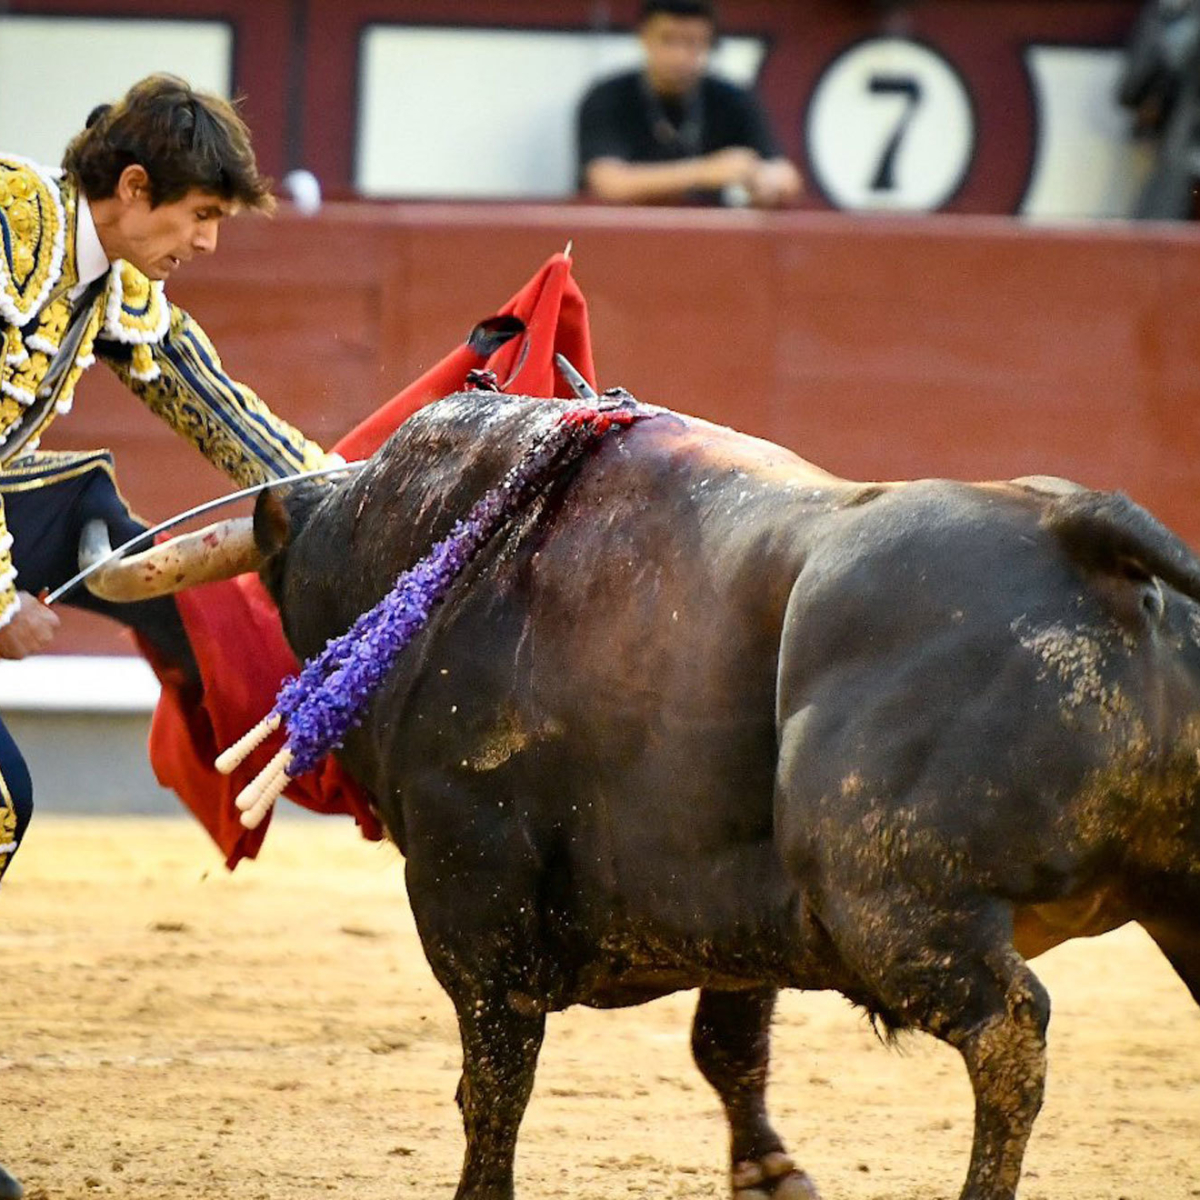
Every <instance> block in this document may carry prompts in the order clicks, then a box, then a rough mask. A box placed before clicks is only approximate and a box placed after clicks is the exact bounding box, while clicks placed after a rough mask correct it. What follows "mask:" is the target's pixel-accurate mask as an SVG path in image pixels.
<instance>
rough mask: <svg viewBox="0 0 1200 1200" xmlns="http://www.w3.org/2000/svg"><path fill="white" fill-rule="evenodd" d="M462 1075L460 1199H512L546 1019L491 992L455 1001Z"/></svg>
mask: <svg viewBox="0 0 1200 1200" xmlns="http://www.w3.org/2000/svg"><path fill="white" fill-rule="evenodd" d="M455 1008H456V1009H457V1010H458V1028H459V1033H460V1035H461V1037H462V1047H463V1071H462V1078H461V1080H460V1081H459V1085H458V1096H457V1099H458V1105H459V1108H460V1109H461V1110H462V1118H463V1129H464V1130H465V1132H466V1135H467V1149H466V1155H465V1157H464V1159H463V1171H462V1176H461V1178H460V1180H459V1185H458V1191H457V1192H456V1193H455V1195H456V1197H457V1200H511V1197H512V1195H513V1160H514V1157H515V1155H516V1149H517V1131H518V1130H519V1128H520V1125H521V1118H522V1117H523V1116H524V1115H525V1108H526V1106H527V1105H528V1104H529V1096H530V1093H531V1092H532V1091H533V1078H534V1072H535V1070H536V1068H537V1058H538V1051H539V1050H540V1049H541V1046H542V1037H543V1035H544V1034H545V1028H546V1018H545V1016H544V1015H543V1014H541V1013H537V1014H534V1015H526V1014H521V1013H517V1012H515V1011H514V1010H513V1008H512V1007H511V1004H510V1003H509V1000H508V998H506V997H505V996H503V995H499V994H497V993H496V992H495V991H493V990H490V989H489V991H488V992H487V993H486V994H485V995H482V996H477V997H475V998H474V999H472V998H470V997H466V998H460V997H455Z"/></svg>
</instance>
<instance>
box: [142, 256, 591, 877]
mask: <svg viewBox="0 0 1200 1200" xmlns="http://www.w3.org/2000/svg"><path fill="white" fill-rule="evenodd" d="M496 315H497V316H508V315H512V316H516V317H519V318H520V319H521V320H522V321H523V322H524V323H525V327H526V332H525V333H524V334H523V335H521V336H518V337H516V338H514V339H513V340H512V341H510V342H507V343H506V344H505V345H503V346H501V347H500V349H499V350H497V351H496V352H495V353H493V354H492V355H490V356H489V357H487V358H486V359H485V358H483V357H482V356H481V355H479V354H477V353H476V352H475V351H473V350H472V349H470V347H468V346H466V345H463V346H460V347H459V348H458V349H456V350H453V351H451V353H450V354H448V355H447V356H446V357H445V358H444V359H442V361H441V362H439V363H438V364H437V365H436V366H435V367H433V368H432V369H431V370H429V371H426V372H425V374H424V375H422V376H421V377H420V378H419V379H417V380H416V381H415V382H413V383H411V384H409V386H408V387H406V388H405V389H404V390H403V391H402V392H400V393H398V394H397V395H395V396H393V397H392V399H390V400H388V401H387V402H386V403H385V404H383V405H382V406H381V407H380V408H379V409H378V410H376V411H375V412H374V413H372V414H371V416H369V417H368V418H367V419H366V420H365V421H363V422H362V423H361V424H360V425H358V426H356V427H355V428H354V429H352V430H351V431H350V432H349V433H348V434H347V435H346V436H345V437H343V438H342V440H341V441H340V442H338V443H337V445H336V446H335V447H334V449H335V450H336V451H337V452H338V453H339V454H341V455H342V456H343V457H345V458H346V459H347V460H353V459H358V458H366V457H368V456H370V455H371V454H373V453H374V452H375V451H376V450H377V449H378V448H379V446H381V445H382V444H383V442H384V441H386V440H387V438H388V436H389V435H390V434H392V433H393V432H394V431H395V430H396V429H397V428H398V427H399V426H400V424H401V423H402V422H403V421H404V420H405V419H406V418H408V417H409V416H411V415H412V414H413V413H414V412H416V411H417V409H419V408H422V407H423V406H424V405H426V404H428V403H430V401H432V400H437V399H440V398H441V397H442V396H446V395H449V394H450V393H452V392H456V391H459V390H461V388H462V387H463V385H464V382H465V380H466V376H467V372H468V371H470V370H473V369H488V370H491V371H494V372H495V373H496V377H497V379H498V380H499V382H500V384H501V386H502V387H503V388H504V390H505V391H507V392H513V393H519V394H523V395H528V396H555V395H558V396H561V397H563V398H568V397H570V396H571V392H570V389H569V388H567V387H566V385H565V384H564V382H563V381H562V379H561V378H560V377H559V375H558V373H557V371H556V369H555V365H554V355H555V353H562V354H565V355H566V357H567V358H568V359H570V360H571V362H572V363H573V364H574V365H575V367H576V368H578V370H579V371H580V373H581V374H582V375H583V376H584V377H585V378H586V379H588V381H589V382H591V383H592V384H593V386H594V385H595V366H594V363H593V360H592V347H591V337H590V334H589V331H588V319H587V303H586V301H585V300H584V298H583V293H582V292H581V291H580V290H579V287H578V285H577V284H576V283H575V280H574V279H573V278H572V277H571V260H570V259H569V258H568V257H567V256H566V255H564V254H556V255H554V256H553V257H552V258H550V259H549V260H548V261H547V262H546V263H545V264H544V265H543V266H542V268H541V269H540V270H539V271H538V272H537V274H536V275H534V276H533V278H532V279H530V280H529V282H528V283H527V284H525V286H524V287H523V288H521V290H520V291H519V292H517V293H516V295H515V296H513V297H512V299H511V300H509V301H508V303H507V304H505V305H504V307H503V308H501V309H500V310H499V311H498V312H497V314H496ZM177 600H178V603H179V611H180V613H181V615H182V617H183V623H184V627H185V628H186V629H187V632H188V637H189V638H190V639H191V643H192V647H193V649H194V651H195V654H196V659H197V661H198V663H199V665H200V675H201V678H202V680H203V684H204V688H203V692H202V693H199V692H198V691H197V690H196V689H195V688H188V687H186V686H184V685H183V684H182V683H181V681H180V679H179V677H178V673H177V672H175V671H173V670H171V669H170V668H169V667H167V666H165V665H164V664H162V663H161V662H156V660H155V656H154V654H153V652H152V651H151V650H150V648H149V647H148V646H147V645H145V643H142V642H139V647H140V649H141V651H142V653H143V654H144V655H145V657H146V659H147V660H148V661H149V663H150V665H151V667H153V668H154V671H155V674H157V675H158V678H159V680H160V682H161V683H162V695H161V697H160V699H159V702H158V707H157V709H156V710H155V713H154V720H153V722H152V724H151V728H150V762H151V765H152V766H153V768H154V773H155V775H156V776H157V777H158V781H159V783H161V784H162V785H163V786H164V787H167V788H171V789H172V790H173V791H174V792H175V793H176V794H177V795H178V796H179V798H180V799H181V800H182V801H183V803H184V804H185V805H186V806H187V807H188V808H189V809H190V810H191V811H192V813H193V814H194V815H195V816H196V818H197V819H198V820H199V821H200V823H201V824H202V825H203V826H204V828H205V829H207V830H208V832H209V834H210V835H211V837H212V838H213V840H214V841H215V842H216V843H217V845H218V846H219V847H220V848H221V852H222V853H223V854H224V855H225V863H226V866H228V867H229V868H230V869H232V868H233V867H234V866H236V865H237V863H238V862H239V861H240V860H241V859H243V858H253V857H254V856H255V855H256V854H257V853H258V849H259V847H260V846H261V845H262V841H263V838H264V836H265V835H266V831H267V826H268V824H269V821H270V818H269V816H268V818H267V820H265V821H263V823H262V824H261V825H260V826H259V827H258V828H257V829H253V830H251V829H244V828H243V827H242V826H241V824H240V823H239V821H238V816H239V813H238V810H237V808H236V806H235V804H234V800H235V798H236V796H237V794H238V793H239V792H240V791H241V790H242V788H243V787H245V785H246V784H247V783H249V782H250V780H251V779H252V778H253V777H254V775H255V774H257V772H258V771H259V769H260V768H261V767H263V766H264V765H265V764H266V762H267V760H268V759H269V758H270V757H271V756H272V755H273V754H274V753H275V751H276V750H278V749H279V747H280V745H281V744H282V741H283V734H282V732H278V733H276V734H274V735H273V736H272V737H271V738H269V739H268V740H267V742H266V743H264V745H262V746H260V747H259V748H258V750H256V751H255V752H254V754H252V755H251V756H250V757H249V758H248V759H247V760H246V762H244V763H243V764H242V765H241V766H240V767H239V768H238V769H237V770H236V771H234V773H233V774H232V775H229V776H225V775H221V774H219V773H218V772H217V770H216V768H215V767H214V766H213V760H214V759H215V758H216V756H217V755H218V754H219V753H220V752H221V751H222V750H224V749H225V748H226V747H227V746H229V745H230V744H231V743H233V742H235V741H236V740H237V739H238V738H239V737H241V735H242V734H243V733H245V732H246V730H247V729H249V728H250V727H251V726H252V725H254V724H255V723H256V722H257V721H259V720H260V719H261V718H262V717H263V716H265V715H266V714H267V712H269V711H270V709H271V707H272V706H273V705H274V703H275V696H276V694H277V692H278V691H279V686H280V684H281V683H282V682H283V680H284V679H285V678H287V676H289V675H293V674H295V673H296V672H297V671H298V670H299V666H298V664H297V662H296V659H295V656H294V655H293V654H292V652H291V650H290V649H289V647H288V645H287V642H286V641H285V639H284V636H283V630H282V628H281V626H280V623H279V616H278V614H277V613H276V611H275V607H274V605H273V604H272V603H271V601H270V599H269V598H268V597H267V594H266V591H265V589H264V588H263V586H262V584H261V583H260V582H259V580H258V577H257V576H256V575H242V576H239V577H238V578H237V579H232V580H229V581H227V582H224V583H212V584H206V585H205V586H203V587H198V588H192V589H190V590H189V591H186V592H183V593H181V594H180V595H179V596H178V597H177ZM284 795H285V796H287V797H288V798H289V799H291V800H293V801H294V802H295V803H297V804H299V805H301V806H302V807H304V808H308V809H311V810H313V811H314V812H322V813H348V814H350V815H351V816H352V817H354V819H355V820H356V821H357V822H358V825H359V827H360V829H361V830H362V833H363V836H364V837H367V838H372V839H378V838H381V837H382V836H383V829H382V827H381V825H380V823H379V819H378V817H377V815H376V813H375V811H374V808H373V806H372V803H371V798H370V796H369V795H368V794H367V793H366V792H365V791H364V790H363V789H362V788H361V787H359V785H358V784H357V783H355V782H354V780H353V779H351V778H350V776H349V775H348V774H347V772H346V771H344V770H343V769H342V767H341V766H340V765H339V764H338V763H337V762H336V760H335V759H334V758H332V757H330V758H327V759H326V760H325V761H324V762H323V763H322V764H321V766H320V767H319V768H318V769H317V770H315V771H312V772H310V773H309V774H307V775H302V776H299V777H298V778H296V779H294V780H292V782H291V783H290V784H289V785H288V787H287V790H286V791H285V792H284Z"/></svg>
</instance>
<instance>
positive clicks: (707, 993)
mask: <svg viewBox="0 0 1200 1200" xmlns="http://www.w3.org/2000/svg"><path fill="white" fill-rule="evenodd" d="M775 995H776V992H775V989H774V988H755V989H754V990H752V991H745V992H716V991H712V990H710V989H708V988H704V989H703V990H702V991H701V992H700V1003H699V1005H698V1007H697V1008H696V1019H695V1021H694V1022H693V1023H692V1054H693V1056H694V1057H695V1059H696V1065H697V1066H698V1067H699V1068H700V1071H701V1074H703V1076H704V1078H705V1079H707V1080H708V1082H709V1083H710V1084H712V1086H713V1088H714V1089H715V1090H716V1093H717V1095H718V1096H719V1097H720V1098H721V1103H722V1104H723V1105H724V1106H725V1115H726V1117H727V1118H728V1120H729V1137H730V1156H731V1161H732V1175H731V1179H732V1187H733V1195H734V1197H735V1198H736V1200H768V1197H769V1198H771V1200H816V1195H817V1193H816V1189H815V1188H813V1186H812V1184H811V1183H809V1181H808V1177H807V1176H806V1175H805V1174H804V1173H803V1172H802V1171H799V1170H797V1168H796V1165H795V1163H794V1162H792V1159H791V1158H790V1156H789V1155H788V1154H787V1152H786V1151H785V1150H784V1148H783V1142H782V1141H781V1140H780V1138H779V1135H778V1134H777V1133H776V1132H775V1130H774V1129H772V1128H771V1123H770V1121H769V1120H768V1118H767V1104H766V1089H767V1070H768V1067H769V1060H770V1053H771V1014H772V1013H773V1012H774V1009H775Z"/></svg>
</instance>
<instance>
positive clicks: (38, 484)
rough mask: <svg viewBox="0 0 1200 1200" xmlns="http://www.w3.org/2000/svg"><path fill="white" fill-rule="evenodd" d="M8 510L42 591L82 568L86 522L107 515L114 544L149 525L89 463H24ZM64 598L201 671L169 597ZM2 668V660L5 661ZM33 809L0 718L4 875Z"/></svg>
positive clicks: (16, 554) (3, 486) (21, 579)
mask: <svg viewBox="0 0 1200 1200" xmlns="http://www.w3.org/2000/svg"><path fill="white" fill-rule="evenodd" d="M0 493H2V494H3V496H4V513H5V519H6V522H7V524H8V530H9V532H10V533H11V534H12V536H13V547H12V558H13V565H14V566H15V567H16V568H17V587H18V588H20V589H21V590H22V591H25V592H30V593H32V594H33V595H37V594H38V592H40V591H41V590H42V589H43V588H51V589H53V588H56V587H58V586H59V584H62V583H65V582H66V581H67V580H68V579H70V578H71V576H72V575H74V574H75V572H76V570H78V565H77V564H78V548H79V538H80V534H81V532H82V530H83V527H84V525H86V524H87V522H88V521H90V520H92V519H93V518H96V517H100V518H102V519H103V520H104V521H105V522H106V524H107V525H108V529H109V536H110V539H111V541H112V544H113V545H114V546H119V545H121V544H122V543H123V542H125V541H128V540H129V539H130V538H131V537H134V536H135V535H136V534H138V533H141V532H142V531H143V530H144V529H145V528H146V526H145V525H143V524H142V523H141V522H139V521H138V520H137V519H136V518H134V517H133V516H131V515H130V513H129V509H128V507H127V506H126V504H125V502H124V500H123V499H122V498H121V496H120V493H119V492H118V491H117V487H116V484H115V482H114V481H113V477H112V475H111V474H110V472H109V471H108V470H106V469H104V467H103V466H101V465H92V466H91V467H90V469H83V470H79V469H75V472H74V473H71V471H70V470H65V471H62V472H61V477H60V478H54V472H49V473H47V474H46V475H44V476H41V477H39V475H38V473H37V472H33V471H31V472H30V473H29V476H28V478H24V479H23V478H22V473H21V472H20V471H19V470H12V471H11V472H9V473H8V474H7V475H6V476H4V477H0ZM62 603H64V604H70V605H73V606H74V607H77V608H83V609H87V610H88V611H90V612H95V613H99V614H101V615H102V616H107V617H112V618H114V619H115V620H117V621H120V622H121V623H122V624H124V625H128V626H130V627H131V628H133V629H135V630H137V631H138V633H140V634H141V635H142V636H144V637H145V638H146V640H147V641H149V642H150V644H151V645H152V646H153V648H154V649H155V650H156V651H157V653H158V655H159V656H160V657H161V658H162V659H163V660H164V661H165V662H168V663H172V664H175V665H177V666H180V667H181V668H182V669H183V670H184V671H185V672H186V673H187V674H188V675H189V677H192V678H198V672H196V671H195V659H194V657H193V656H192V652H191V646H190V644H189V642H188V640H187V635H186V634H185V633H184V629H183V623H182V621H181V620H180V617H179V610H178V609H177V608H176V606H175V601H174V599H172V598H171V597H169V596H168V597H164V598H162V599H159V600H146V601H141V602H139V603H136V604H112V603H110V602H108V601H105V600H99V599H97V598H96V597H95V596H93V595H92V594H91V593H90V592H89V591H88V590H87V589H86V588H84V587H80V588H78V589H76V591H75V592H74V593H72V594H71V595H69V596H68V597H65V598H64V600H63V601H62ZM0 670H3V666H2V665H0ZM32 812H33V786H32V783H31V781H30V778H29V768H28V767H27V766H26V764H25V759H24V758H23V756H22V755H21V751H20V749H19V748H18V747H17V744H16V742H15V741H14V740H13V738H12V735H11V734H10V733H9V732H8V730H7V729H6V728H5V727H4V724H3V721H0V879H2V878H3V877H4V872H5V871H6V870H7V869H8V865H9V863H10V862H12V858H13V855H14V854H15V853H16V850H17V847H18V846H19V845H20V843H21V838H22V837H23V836H24V834H25V830H26V828H27V826H28V825H29V818H30V816H31V814H32Z"/></svg>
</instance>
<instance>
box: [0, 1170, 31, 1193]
mask: <svg viewBox="0 0 1200 1200" xmlns="http://www.w3.org/2000/svg"><path fill="white" fill-rule="evenodd" d="M24 1195H25V1189H24V1188H23V1187H22V1186H21V1185H20V1184H19V1183H18V1182H17V1181H16V1180H15V1179H14V1178H13V1177H12V1176H11V1175H10V1174H9V1173H8V1172H7V1171H6V1170H5V1169H4V1168H3V1167H0V1200H21V1197H22V1196H24Z"/></svg>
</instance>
